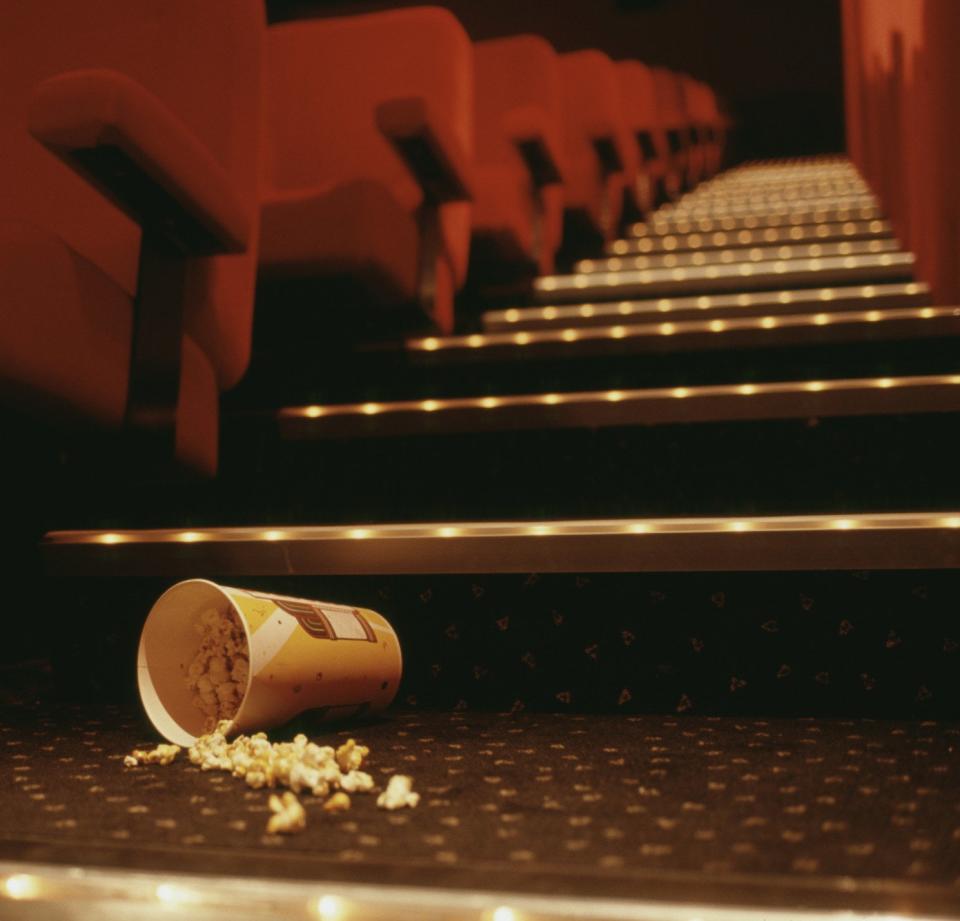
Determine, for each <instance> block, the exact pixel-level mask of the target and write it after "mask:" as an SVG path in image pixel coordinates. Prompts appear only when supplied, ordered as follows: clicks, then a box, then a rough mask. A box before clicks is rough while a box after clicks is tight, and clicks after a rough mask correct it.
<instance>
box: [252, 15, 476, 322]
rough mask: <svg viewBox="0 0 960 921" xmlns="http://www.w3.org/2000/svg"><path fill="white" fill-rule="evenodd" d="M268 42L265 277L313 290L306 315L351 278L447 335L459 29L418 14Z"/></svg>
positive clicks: (461, 256) (455, 282)
mask: <svg viewBox="0 0 960 921" xmlns="http://www.w3.org/2000/svg"><path fill="white" fill-rule="evenodd" d="M266 44H267V55H266V56H267V66H266V74H267V76H266V122H265V131H266V142H267V147H268V152H267V154H266V170H265V184H264V192H263V201H262V208H261V214H262V228H261V231H262V238H263V239H262V250H261V257H260V265H261V273H262V275H263V277H264V279H266V280H267V281H283V282H291V281H293V282H295V283H296V282H298V281H302V282H304V283H305V285H307V284H309V287H306V286H305V287H304V288H303V290H304V291H305V292H306V291H309V298H310V307H311V309H312V308H313V307H314V306H315V308H316V310H328V311H332V310H342V309H344V304H343V303H342V302H340V301H330V302H328V303H324V302H323V300H322V299H320V298H317V296H316V292H317V287H316V285H317V283H318V282H320V283H321V285H322V283H323V281H324V280H329V281H333V280H337V279H341V280H342V279H344V278H347V279H351V280H353V281H356V282H358V283H359V284H360V285H361V287H362V290H363V293H364V295H365V296H366V297H368V298H369V299H370V300H371V301H376V302H379V303H380V304H390V305H406V304H408V303H410V302H415V301H416V302H419V303H420V304H421V306H422V307H423V309H424V311H425V312H426V314H427V318H428V319H429V320H430V321H431V322H432V323H433V324H434V325H435V326H436V327H437V328H438V329H440V330H443V331H449V330H450V329H451V328H452V326H453V297H454V292H455V291H456V289H457V288H459V287H460V286H461V285H462V284H463V281H464V279H465V277H466V272H467V256H468V249H469V240H470V205H469V204H468V202H467V199H468V198H469V184H470V183H469V178H470V177H469V167H470V157H471V155H472V150H473V115H472V113H473V60H472V49H471V46H470V41H469V39H468V37H467V34H466V32H464V30H463V27H462V26H461V25H460V23H459V22H458V21H457V20H456V19H455V18H454V17H453V16H452V15H451V14H450V13H448V12H447V11H445V10H442V9H439V8H434V7H420V8H411V9H403V10H394V11H389V12H383V13H372V14H368V15H363V16H351V17H337V18H333V19H318V20H310V21H298V22H291V23H286V24H283V25H278V26H274V27H272V28H270V29H268V30H267V42H266ZM285 290H287V291H290V290H292V289H291V288H289V287H286V288H285ZM321 291H322V287H321ZM281 307H282V304H274V303H272V302H271V303H270V304H269V309H271V310H276V309H281ZM331 319H333V318H332V317H331Z"/></svg>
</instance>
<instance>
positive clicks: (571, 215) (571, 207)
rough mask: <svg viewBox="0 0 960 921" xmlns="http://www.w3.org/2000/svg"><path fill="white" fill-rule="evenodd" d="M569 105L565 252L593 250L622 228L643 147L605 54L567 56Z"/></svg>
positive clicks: (565, 73)
mask: <svg viewBox="0 0 960 921" xmlns="http://www.w3.org/2000/svg"><path fill="white" fill-rule="evenodd" d="M560 71H561V76H562V80H563V101H564V109H563V111H564V163H565V168H566V171H567V172H566V175H565V181H564V249H567V248H568V246H570V245H572V246H573V248H575V249H579V248H581V244H583V245H584V247H590V248H593V247H595V246H597V245H598V244H600V243H602V242H605V241H609V240H611V239H613V238H614V237H615V236H616V235H617V233H618V230H619V227H620V218H621V213H622V210H623V192H624V189H625V187H626V184H627V178H626V177H627V176H633V175H634V174H635V172H636V169H637V145H636V142H635V141H634V139H633V138H631V137H630V134H629V132H628V131H627V125H626V121H625V119H624V115H623V106H622V104H621V101H620V83H619V79H618V77H617V68H616V65H615V64H614V63H613V61H611V60H610V58H609V57H607V55H605V54H604V53H603V52H601V51H595V50H585V51H574V52H571V53H569V54H564V55H561V57H560Z"/></svg>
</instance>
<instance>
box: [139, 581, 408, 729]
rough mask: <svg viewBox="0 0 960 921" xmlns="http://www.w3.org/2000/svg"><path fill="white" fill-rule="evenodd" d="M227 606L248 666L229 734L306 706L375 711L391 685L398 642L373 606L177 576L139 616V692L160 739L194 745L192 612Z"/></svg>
mask: <svg viewBox="0 0 960 921" xmlns="http://www.w3.org/2000/svg"><path fill="white" fill-rule="evenodd" d="M211 609H212V610H215V611H218V612H220V613H221V614H223V616H224V617H226V616H228V614H229V612H230V611H232V612H233V614H235V615H236V619H237V620H238V621H239V622H240V624H241V626H242V627H243V632H244V636H245V640H246V646H247V648H246V652H247V657H248V660H249V669H248V674H247V678H246V687H245V689H244V691H243V697H242V699H241V702H240V705H239V708H238V709H237V711H236V713H235V714H234V716H233V722H234V727H235V730H236V731H237V732H244V733H250V732H257V731H260V730H262V729H267V728H269V727H271V726H278V725H280V724H282V723H285V722H287V721H288V720H290V719H292V718H293V717H295V716H297V715H299V714H301V713H304V712H305V711H307V710H310V711H317V712H316V714H315V715H316V717H317V718H318V719H321V720H335V719H345V718H350V717H357V716H362V715H366V714H369V713H375V712H377V711H379V710H382V709H384V708H385V707H386V706H388V705H389V704H390V702H391V701H392V700H393V698H394V696H395V695H396V693H397V688H398V685H399V683H400V673H401V669H402V657H401V653H400V643H399V641H398V640H397V635H396V633H395V632H394V630H393V628H392V627H391V626H390V624H389V623H388V622H387V621H386V619H385V618H383V617H382V616H381V615H379V614H377V613H376V612H375V611H369V610H366V609H363V608H353V607H347V606H344V605H339V604H328V603H326V602H323V601H310V600H307V599H303V598H289V597H286V596H283V595H273V594H269V593H267V592H255V591H250V590H248V589H241V588H231V587H229V586H225V585H217V584H215V583H213V582H208V581H207V580H205V579H190V580H188V581H186V582H178V583H177V584H176V585H174V586H172V587H171V588H169V589H167V591H166V592H164V593H163V595H161V596H160V598H159V599H158V600H157V602H156V604H154V606H153V607H152V608H151V610H150V613H149V614H148V615H147V620H146V623H145V624H144V626H143V632H142V633H141V634H140V647H139V650H138V653H137V683H138V686H139V689H140V699H141V701H142V702H143V707H144V709H145V710H146V713H147V716H148V717H149V719H150V722H152V723H153V725H154V727H155V728H156V729H157V731H158V732H159V733H160V734H161V735H162V736H163V737H164V738H166V739H167V740H168V741H170V742H174V743H176V744H177V745H192V744H193V743H194V741H196V739H197V737H198V736H199V735H202V734H203V732H204V720H205V718H206V717H205V715H204V714H203V712H201V710H200V709H198V707H197V706H196V705H195V702H194V692H193V691H192V690H191V689H190V687H189V685H188V681H187V671H188V669H189V667H190V663H191V662H192V661H193V660H194V658H195V656H196V655H197V652H198V650H199V648H200V644H201V637H200V635H199V634H198V633H197V630H196V629H195V625H196V624H197V622H198V619H199V618H200V616H201V615H202V614H203V613H204V612H207V611H210V610H211Z"/></svg>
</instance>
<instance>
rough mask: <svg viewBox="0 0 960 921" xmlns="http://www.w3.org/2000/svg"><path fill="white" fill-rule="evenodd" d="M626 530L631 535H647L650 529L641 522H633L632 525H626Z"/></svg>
mask: <svg viewBox="0 0 960 921" xmlns="http://www.w3.org/2000/svg"><path fill="white" fill-rule="evenodd" d="M627 530H628V531H629V532H630V533H631V534H649V533H650V531H651V530H652V528H651V527H650V525H648V524H646V523H644V522H642V521H635V522H634V523H633V524H628V525H627Z"/></svg>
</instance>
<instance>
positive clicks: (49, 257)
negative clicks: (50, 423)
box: [0, 221, 133, 426]
mask: <svg viewBox="0 0 960 921" xmlns="http://www.w3.org/2000/svg"><path fill="white" fill-rule="evenodd" d="M0 303H2V304H3V323H2V324H0V389H2V390H3V391H6V392H7V394H10V395H15V396H16V397H19V398H20V399H21V400H23V401H24V402H26V403H27V404H28V405H30V406H34V407H36V408H38V409H42V410H44V411H46V412H53V413H55V414H57V415H64V416H68V417H71V416H72V417H84V418H87V419H90V420H92V421H94V422H96V423H100V424H102V425H105V426H119V425H120V424H121V423H122V422H123V418H124V414H125V412H126V405H127V385H128V381H129V372H130V342H131V335H132V330H133V309H132V304H131V299H130V296H129V295H128V294H127V293H126V292H125V291H124V290H123V289H122V288H121V287H120V286H119V285H118V284H117V283H116V282H115V281H114V280H113V279H111V278H110V277H108V276H107V275H106V274H105V273H104V272H103V271H101V270H100V269H99V268H97V267H96V266H94V265H93V264H92V263H91V262H89V261H88V260H87V259H85V258H84V257H82V256H80V255H78V254H77V253H75V252H74V251H73V250H72V249H71V248H70V247H69V246H67V244H66V243H64V242H63V240H61V239H60V238H59V237H58V236H56V235H55V234H53V233H51V232H50V231H47V230H41V229H39V228H37V227H34V226H32V225H30V224H27V223H25V222H22V221H3V222H0ZM4 402H9V400H5V401H4Z"/></svg>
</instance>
